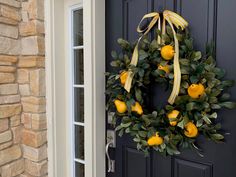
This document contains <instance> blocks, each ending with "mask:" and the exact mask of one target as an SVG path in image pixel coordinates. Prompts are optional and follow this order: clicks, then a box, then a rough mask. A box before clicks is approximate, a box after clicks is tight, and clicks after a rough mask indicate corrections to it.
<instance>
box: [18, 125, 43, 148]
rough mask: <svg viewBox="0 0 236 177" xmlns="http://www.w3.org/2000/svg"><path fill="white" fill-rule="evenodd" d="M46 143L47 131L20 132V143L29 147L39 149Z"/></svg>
mask: <svg viewBox="0 0 236 177" xmlns="http://www.w3.org/2000/svg"><path fill="white" fill-rule="evenodd" d="M46 142H47V131H38V132H35V131H32V130H26V129H24V130H23V131H22V143H23V144H25V145H27V146H30V147H35V148H36V147H39V146H41V145H43V144H44V143H46Z"/></svg>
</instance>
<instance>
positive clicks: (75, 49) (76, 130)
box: [71, 7, 85, 177]
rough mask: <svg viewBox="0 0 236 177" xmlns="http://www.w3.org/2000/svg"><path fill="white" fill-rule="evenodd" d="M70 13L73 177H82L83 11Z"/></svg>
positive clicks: (83, 163) (73, 10)
mask: <svg viewBox="0 0 236 177" xmlns="http://www.w3.org/2000/svg"><path fill="white" fill-rule="evenodd" d="M71 12H72V13H71V29H72V30H71V33H72V35H71V39H72V40H71V46H72V49H71V53H72V54H71V60H72V68H73V69H72V70H73V72H72V75H73V76H72V78H73V79H72V80H73V81H72V82H73V83H72V89H73V91H72V94H73V95H72V102H73V103H72V104H73V108H72V113H73V114H72V120H73V121H72V142H73V146H72V148H73V149H72V152H73V158H72V159H73V177H84V171H85V170H84V169H85V160H84V128H85V127H84V52H83V9H82V8H81V7H80V8H75V9H72V11H71Z"/></svg>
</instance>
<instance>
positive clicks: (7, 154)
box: [0, 145, 22, 166]
mask: <svg viewBox="0 0 236 177" xmlns="http://www.w3.org/2000/svg"><path fill="white" fill-rule="evenodd" d="M21 155H22V153H21V148H20V146H19V145H15V146H12V147H10V148H8V149H4V150H2V151H0V166H1V165H4V164H6V163H9V162H12V161H13V160H16V159H19V158H20V157H21Z"/></svg>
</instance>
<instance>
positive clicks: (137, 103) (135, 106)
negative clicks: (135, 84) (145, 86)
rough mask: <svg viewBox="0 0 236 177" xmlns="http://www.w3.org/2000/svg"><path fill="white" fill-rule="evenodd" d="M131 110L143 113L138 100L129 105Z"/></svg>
mask: <svg viewBox="0 0 236 177" xmlns="http://www.w3.org/2000/svg"><path fill="white" fill-rule="evenodd" d="M131 110H132V111H133V112H136V113H137V114H139V115H142V114H143V108H142V106H141V105H140V104H139V102H135V104H134V106H131Z"/></svg>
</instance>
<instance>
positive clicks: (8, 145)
mask: <svg viewBox="0 0 236 177" xmlns="http://www.w3.org/2000/svg"><path fill="white" fill-rule="evenodd" d="M12 144H13V142H12V141H8V142H6V143H3V144H0V151H1V150H3V149H6V148H8V147H10V146H11V145H12Z"/></svg>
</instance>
